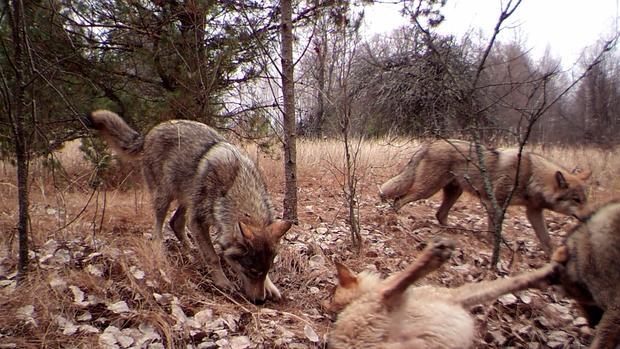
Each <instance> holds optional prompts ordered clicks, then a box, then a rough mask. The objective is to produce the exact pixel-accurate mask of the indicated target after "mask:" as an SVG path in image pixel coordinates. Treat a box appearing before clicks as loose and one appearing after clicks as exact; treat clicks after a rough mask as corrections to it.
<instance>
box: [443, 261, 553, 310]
mask: <svg viewBox="0 0 620 349" xmlns="http://www.w3.org/2000/svg"><path fill="white" fill-rule="evenodd" d="M559 268H561V266H560V265H559V264H556V263H550V264H547V265H545V266H544V267H542V268H540V269H536V270H533V271H530V272H525V273H522V274H520V275H516V276H512V277H507V278H503V279H496V280H493V281H483V282H477V283H470V284H466V285H463V286H461V287H459V288H456V289H454V290H452V292H453V293H454V295H455V301H456V302H457V303H459V304H461V305H462V306H463V307H465V308H467V307H471V306H473V305H476V304H480V303H486V302H489V301H491V300H494V299H496V298H498V297H499V296H501V295H504V294H506V293H509V292H514V291H519V290H524V289H526V288H532V287H534V288H542V287H544V286H546V285H548V284H549V283H550V282H549V280H550V279H551V278H552V277H553V276H554V275H556V273H557V272H558V269H559Z"/></svg>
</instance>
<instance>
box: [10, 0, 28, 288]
mask: <svg viewBox="0 0 620 349" xmlns="http://www.w3.org/2000/svg"><path fill="white" fill-rule="evenodd" d="M23 11H24V9H23V4H22V1H21V0H14V1H13V2H12V9H11V10H10V11H8V13H9V21H10V25H11V33H12V37H13V45H14V47H13V48H14V56H13V68H14V73H15V81H14V86H13V88H14V99H13V103H11V104H12V105H13V108H11V109H12V110H9V116H10V118H11V126H12V131H13V136H14V138H15V155H16V159H17V192H18V200H19V218H18V221H17V233H18V236H19V260H18V264H17V275H18V280H21V279H23V277H24V275H25V273H26V270H27V268H28V219H29V218H28V154H27V149H26V138H25V131H24V123H25V117H24V109H25V103H24V102H25V96H24V95H25V89H26V86H25V77H24V64H25V62H24V61H25V57H24V50H25V49H26V47H25V45H24V35H25V33H24V24H23V20H24V16H23Z"/></svg>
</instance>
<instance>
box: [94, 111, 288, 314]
mask: <svg viewBox="0 0 620 349" xmlns="http://www.w3.org/2000/svg"><path fill="white" fill-rule="evenodd" d="M84 121H85V124H86V125H87V126H89V127H91V128H93V129H95V130H98V132H99V135H100V136H101V137H102V138H103V139H104V140H105V141H106V143H107V144H108V145H109V146H110V147H111V148H112V149H114V150H115V151H116V152H118V153H119V154H120V155H121V157H124V158H125V159H126V160H131V161H137V162H138V163H139V164H140V165H141V168H142V173H143V176H144V179H145V181H146V184H147V186H148V188H149V191H150V193H151V196H152V201H153V208H154V211H155V228H154V231H155V234H154V235H155V236H156V237H157V238H159V239H161V237H162V226H163V223H164V219H165V217H166V214H167V212H168V209H169V207H170V204H171V203H172V201H175V200H176V203H177V205H178V207H177V209H176V211H175V213H174V215H173V217H172V219H171V220H170V226H171V228H172V230H173V231H174V233H175V235H176V236H177V238H178V239H179V240H180V241H181V242H182V244H183V246H184V248H185V249H186V250H188V251H189V247H190V243H189V240H188V238H187V234H186V233H185V223H186V220H188V221H189V224H190V227H191V229H192V232H193V237H194V239H195V241H196V243H197V245H198V246H197V247H198V250H199V252H200V256H201V257H202V259H203V262H205V263H206V264H207V266H210V267H211V269H212V276H213V279H214V282H215V285H217V286H218V287H221V288H227V289H230V288H232V284H231V282H230V281H229V280H228V279H227V278H226V276H225V275H224V272H223V271H222V266H221V264H220V258H219V257H218V255H217V253H216V252H215V249H214V246H213V242H212V240H211V236H210V233H209V228H210V227H213V228H214V229H215V230H217V232H218V233H219V239H218V240H217V241H216V242H217V243H218V244H219V245H220V246H221V247H222V254H223V257H224V259H225V260H226V262H227V263H228V264H229V265H230V266H231V267H232V269H233V270H234V271H235V272H236V273H238V274H239V275H240V278H241V279H242V281H243V286H244V291H245V294H246V295H247V296H248V297H249V298H250V299H251V300H252V301H254V302H256V303H262V302H264V300H265V298H266V296H270V297H272V298H273V299H276V300H279V299H280V297H281V295H280V291H279V290H278V288H277V287H276V286H275V285H274V284H273V283H272V282H271V280H270V279H269V275H268V272H269V270H270V268H271V265H272V262H273V259H274V257H275V256H276V253H277V250H278V246H279V240H280V238H281V237H282V236H283V235H284V233H286V231H288V229H289V228H290V227H291V223H290V222H288V221H284V220H280V219H276V218H275V214H274V209H273V206H272V204H271V201H270V199H269V195H268V193H267V189H266V186H265V183H264V180H263V178H262V176H261V174H260V173H259V171H258V169H257V168H256V166H255V164H254V163H253V162H252V161H251V160H250V159H249V158H248V157H247V156H246V155H245V154H244V153H242V152H241V151H240V150H239V149H237V148H236V147H235V146H234V145H232V144H230V143H228V142H227V141H226V140H225V139H224V138H223V137H222V136H221V135H220V134H219V133H217V132H216V131H215V130H213V129H212V128H210V127H208V126H207V125H204V124H202V123H199V122H194V121H188V120H173V121H168V122H163V123H161V124H159V125H157V126H155V127H154V128H153V129H152V130H150V131H149V132H148V133H147V134H146V136H144V137H142V136H141V135H140V134H139V133H138V132H136V131H134V130H133V129H131V128H130V127H129V126H128V125H127V123H126V122H125V121H124V120H123V119H122V118H121V117H119V116H118V115H117V114H115V113H113V112H111V111H107V110H96V111H94V112H92V113H90V114H88V115H87V116H86V118H85V120H84Z"/></svg>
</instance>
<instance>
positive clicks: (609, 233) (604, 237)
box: [553, 201, 620, 349]
mask: <svg viewBox="0 0 620 349" xmlns="http://www.w3.org/2000/svg"><path fill="white" fill-rule="evenodd" d="M553 260H554V261H556V262H559V263H562V264H564V265H565V268H563V269H561V271H560V273H559V280H560V282H561V284H562V285H563V286H564V289H565V290H566V293H567V294H568V295H569V296H571V297H573V298H574V299H575V300H576V301H577V304H579V305H580V307H581V308H582V310H583V312H584V313H585V316H586V318H587V319H588V323H589V324H590V326H592V327H594V326H596V336H595V337H594V341H593V342H592V345H591V346H590V348H610V349H611V348H617V347H618V346H620V264H619V261H620V201H613V202H610V203H608V204H606V205H603V206H602V207H601V208H600V209H598V210H597V211H596V212H594V214H592V215H591V216H590V217H588V218H587V219H586V221H585V222H584V223H582V224H580V225H579V226H577V227H576V228H575V229H574V230H573V231H572V232H571V233H570V234H569V235H568V236H567V238H566V241H565V243H564V245H563V246H561V247H560V248H558V249H557V250H556V252H555V253H554V255H553Z"/></svg>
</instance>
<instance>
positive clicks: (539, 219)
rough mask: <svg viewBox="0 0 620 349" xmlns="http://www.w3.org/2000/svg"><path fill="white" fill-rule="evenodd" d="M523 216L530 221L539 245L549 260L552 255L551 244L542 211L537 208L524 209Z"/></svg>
mask: <svg viewBox="0 0 620 349" xmlns="http://www.w3.org/2000/svg"><path fill="white" fill-rule="evenodd" d="M525 216H526V217H527V220H529V221H530V224H531V225H532V228H533V229H534V232H535V233H536V236H538V240H540V244H541V246H542V248H543V250H544V251H545V254H546V255H547V258H550V257H551V255H552V253H553V244H552V243H551V238H550V237H549V233H548V232H547V225H546V224H545V217H544V216H543V211H542V210H541V209H537V208H530V207H526V208H525Z"/></svg>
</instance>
